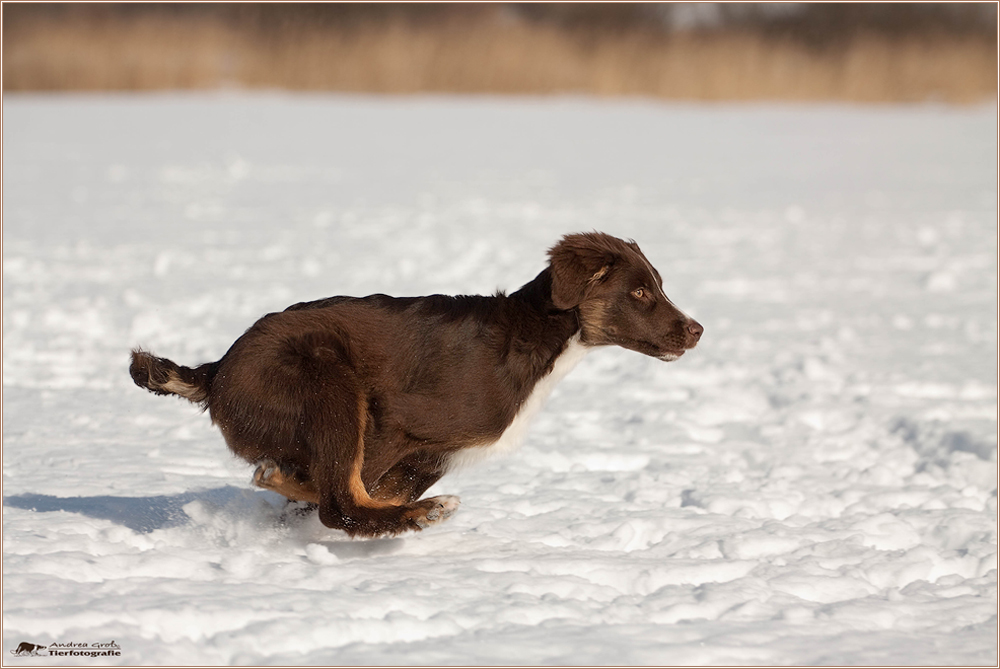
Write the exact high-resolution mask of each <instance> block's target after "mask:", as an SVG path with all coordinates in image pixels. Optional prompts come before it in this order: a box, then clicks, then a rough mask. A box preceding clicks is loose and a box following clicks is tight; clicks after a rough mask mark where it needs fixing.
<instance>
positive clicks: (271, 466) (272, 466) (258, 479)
mask: <svg viewBox="0 0 1000 669" xmlns="http://www.w3.org/2000/svg"><path fill="white" fill-rule="evenodd" d="M275 474H277V475H279V477H280V474H281V470H280V469H279V468H278V463H276V462H275V461H274V460H261V461H260V462H259V463H257V469H256V470H255V471H254V473H253V484H254V485H255V486H257V487H258V488H270V489H273V488H275V487H277V486H276V485H274V483H273V482H272V480H271V479H273V478H274V476H275Z"/></svg>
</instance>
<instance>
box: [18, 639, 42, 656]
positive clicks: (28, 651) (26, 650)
mask: <svg viewBox="0 0 1000 669" xmlns="http://www.w3.org/2000/svg"><path fill="white" fill-rule="evenodd" d="M44 649H45V646H39V645H38V644H37V643H28V642H27V641H22V642H21V643H19V644H17V650H12V651H10V654H11V655H17V656H18V657H23V656H25V655H34V656H35V657H38V651H40V650H44Z"/></svg>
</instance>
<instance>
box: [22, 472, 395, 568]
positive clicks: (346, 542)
mask: <svg viewBox="0 0 1000 669" xmlns="http://www.w3.org/2000/svg"><path fill="white" fill-rule="evenodd" d="M248 495H249V496H252V497H257V496H261V497H274V498H275V499H278V498H277V497H275V496H274V493H271V492H265V491H253V492H251V491H248V490H247V489H245V488H238V487H236V486H223V487H221V488H213V489H211V490H200V491H197V492H186V493H180V494H177V495H156V496H153V497H113V496H110V495H99V496H96V497H55V496H53V495H39V494H36V493H26V494H23V495H12V496H9V497H4V498H3V503H4V506H7V507H11V508H15V509H25V510H28V511H35V512H39V513H44V512H52V511H67V512H69V513H79V514H80V515H83V516H87V517H89V518H100V519H102V520H110V521H111V522H113V523H117V524H119V525H123V526H124V527H127V528H129V529H130V530H133V531H135V532H141V533H144V534H145V533H149V532H153V531H154V530H161V529H166V528H170V527H178V526H181V525H187V524H189V523H191V522H192V519H191V517H190V516H189V515H188V514H187V513H186V512H185V511H184V507H185V506H186V505H187V504H190V503H191V502H195V501H200V502H206V503H208V504H209V505H210V506H213V507H215V508H226V507H230V508H233V507H237V506H244V505H245V503H246V501H247V497H248ZM241 503H242V504H241ZM275 503H276V504H280V502H275ZM307 516H308V514H305V516H303V515H301V514H300V515H292V516H290V517H289V518H287V519H286V520H287V521H288V522H289V523H291V524H292V525H296V524H301V523H303V522H304V521H305V520H306V517H307ZM279 517H281V515H279V514H278V513H276V515H275V518H276V519H277V518H279ZM279 522H282V523H284V522H285V520H282V521H279ZM331 533H332V534H333V535H334V536H332V537H330V538H324V539H322V540H320V541H315V540H313V541H312V542H311V543H319V544H322V545H323V546H325V547H326V548H327V549H328V550H329V551H330V553H332V554H333V555H335V556H336V557H338V558H340V559H341V560H346V559H354V558H370V557H375V556H378V555H385V554H388V553H394V552H396V551H397V550H399V549H400V548H401V547H402V546H403V543H404V540H403V539H401V538H387V539H368V540H355V539H349V538H346V535H342V534H341V533H339V532H334V531H331ZM338 536H344V537H345V538H343V539H338V538H337V537H338Z"/></svg>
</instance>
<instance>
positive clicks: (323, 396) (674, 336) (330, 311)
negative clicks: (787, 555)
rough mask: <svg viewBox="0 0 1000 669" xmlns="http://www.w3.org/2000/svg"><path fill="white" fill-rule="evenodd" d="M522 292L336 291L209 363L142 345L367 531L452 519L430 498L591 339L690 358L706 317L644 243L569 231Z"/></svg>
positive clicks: (250, 442) (234, 433) (318, 499)
mask: <svg viewBox="0 0 1000 669" xmlns="http://www.w3.org/2000/svg"><path fill="white" fill-rule="evenodd" d="M549 257H550V264H549V266H548V267H547V268H546V269H545V270H543V271H542V272H541V273H540V274H539V275H538V276H537V277H535V279H534V280H532V281H531V282H529V283H528V284H526V285H525V286H523V287H522V288H521V289H520V290H518V291H517V292H515V293H513V294H512V295H510V296H506V295H503V294H498V295H495V296H489V297H484V296H458V297H449V296H444V295H431V296H428V297H411V298H393V297H389V296H386V295H371V296H369V297H364V298H353V297H332V298H328V299H325V300H318V301H315V302H305V303H300V304H296V305H293V306H291V307H289V308H288V309H286V310H285V311H282V312H279V313H273V314H268V315H267V316H264V317H263V318H261V319H260V320H259V321H257V322H256V323H255V324H254V325H253V326H252V327H251V328H250V329H249V330H247V332H246V333H245V334H244V335H243V336H242V337H240V338H239V339H237V340H236V342H235V343H234V344H233V345H232V347H231V348H230V349H229V351H228V352H227V353H226V354H225V355H224V356H223V357H222V359H221V360H219V361H218V362H214V363H208V364H205V365H201V366H199V367H196V368H193V369H192V368H188V367H182V366H179V365H176V364H175V363H173V362H171V361H169V360H166V359H164V358H157V357H154V356H152V355H151V354H149V353H147V352H145V351H142V350H140V349H136V350H134V351H133V353H132V365H131V368H130V372H131V374H132V378H133V380H134V381H135V382H136V384H137V385H139V386H141V387H143V388H147V389H148V390H150V391H152V392H154V393H158V394H176V395H180V396H182V397H185V398H187V399H189V400H191V401H192V402H195V403H197V404H199V405H201V406H202V407H204V408H207V409H208V411H209V413H210V415H211V417H212V421H213V422H214V423H215V424H216V425H218V426H219V428H220V430H221V431H222V434H223V436H224V437H225V439H226V443H227V444H228V445H229V448H230V449H232V451H233V452H234V453H235V454H236V455H238V456H240V457H242V458H244V459H245V460H247V461H248V462H251V463H255V464H258V465H259V466H258V469H257V472H256V473H255V475H254V482H255V483H256V484H257V485H259V486H262V487H266V488H271V489H273V490H276V491H277V492H280V493H281V494H283V495H285V496H286V497H288V498H289V499H298V500H304V501H307V502H312V503H314V504H317V505H318V506H319V517H320V520H321V521H322V522H323V524H325V525H326V526H328V527H332V528H339V529H343V530H345V531H347V532H348V533H350V534H352V535H359V536H379V535H391V534H396V533H399V532H402V531H405V530H410V529H422V528H424V527H427V526H428V525H431V524H434V523H436V522H440V521H441V520H444V519H445V518H447V517H448V516H449V515H450V514H451V513H452V512H453V511H454V510H455V508H456V507H457V503H458V500H457V498H454V497H451V496H447V495H444V496H440V497H435V498H430V499H426V500H421V499H420V496H421V495H422V494H423V492H424V491H425V490H427V488H429V487H430V486H431V485H432V484H433V483H434V482H435V481H437V480H438V479H439V478H440V477H441V476H442V475H443V474H444V473H445V472H446V471H447V468H448V464H449V460H450V458H451V456H452V455H453V454H454V453H455V452H457V451H459V450H461V449H469V448H483V447H486V446H487V445H489V444H491V443H493V442H496V441H497V440H498V439H499V438H500V437H501V435H502V434H503V433H504V430H505V429H506V428H507V427H508V426H509V425H510V424H511V422H512V421H513V420H514V417H515V415H517V413H518V411H519V410H520V408H521V407H522V405H523V404H524V403H525V402H526V400H527V399H528V397H529V395H530V394H531V392H532V390H533V388H534V387H535V384H536V383H537V382H538V381H539V380H541V379H542V378H544V377H545V376H546V375H547V374H548V373H549V372H551V371H552V369H553V365H554V364H555V362H556V360H557V358H558V357H559V356H560V354H561V353H563V352H564V351H565V350H566V347H567V346H568V344H569V342H570V341H571V339H572V338H573V337H574V336H575V335H577V334H579V342H580V344H582V345H584V346H599V345H611V344H613V345H618V346H622V347H625V348H629V349H632V350H636V351H639V352H641V353H645V354H647V355H652V356H655V357H660V358H662V359H665V360H671V359H675V358H676V357H678V356H680V355H681V354H683V352H684V351H685V350H686V349H689V348H692V347H693V346H695V344H697V342H698V340H699V338H700V336H701V333H702V328H701V326H700V325H698V324H697V323H695V322H694V321H693V320H691V319H690V318H688V317H687V316H685V315H684V314H682V313H681V312H680V311H678V310H677V309H676V307H674V306H673V304H672V303H670V301H669V300H668V299H667V298H666V295H665V294H663V291H662V286H661V283H662V282H661V279H660V277H659V274H658V273H657V272H656V270H655V269H653V267H652V266H651V265H650V264H649V262H648V261H647V260H646V259H645V256H643V255H642V252H641V251H640V250H639V247H638V246H637V245H636V244H635V243H634V242H625V241H622V240H620V239H617V238H614V237H610V236H608V235H604V234H602V233H586V234H577V235H568V236H566V237H564V238H563V239H562V240H561V241H560V242H559V243H558V244H556V246H554V247H553V248H552V249H551V250H550V251H549Z"/></svg>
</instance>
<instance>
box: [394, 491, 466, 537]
mask: <svg viewBox="0 0 1000 669" xmlns="http://www.w3.org/2000/svg"><path fill="white" fill-rule="evenodd" d="M460 503H461V500H460V499H459V498H458V496H457V495H439V496H437V497H431V498H429V499H424V500H421V501H419V502H417V503H415V504H414V507H415V508H414V509H413V511H411V512H410V513H409V514H407V515H409V516H410V520H412V521H413V522H414V523H415V524H416V526H417V527H419V528H420V529H421V530H424V529H427V528H428V527H430V526H431V525H437V524H438V523H441V522H443V521H445V520H448V519H449V518H451V516H452V514H454V513H455V511H457V510H458V505H459V504H460Z"/></svg>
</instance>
